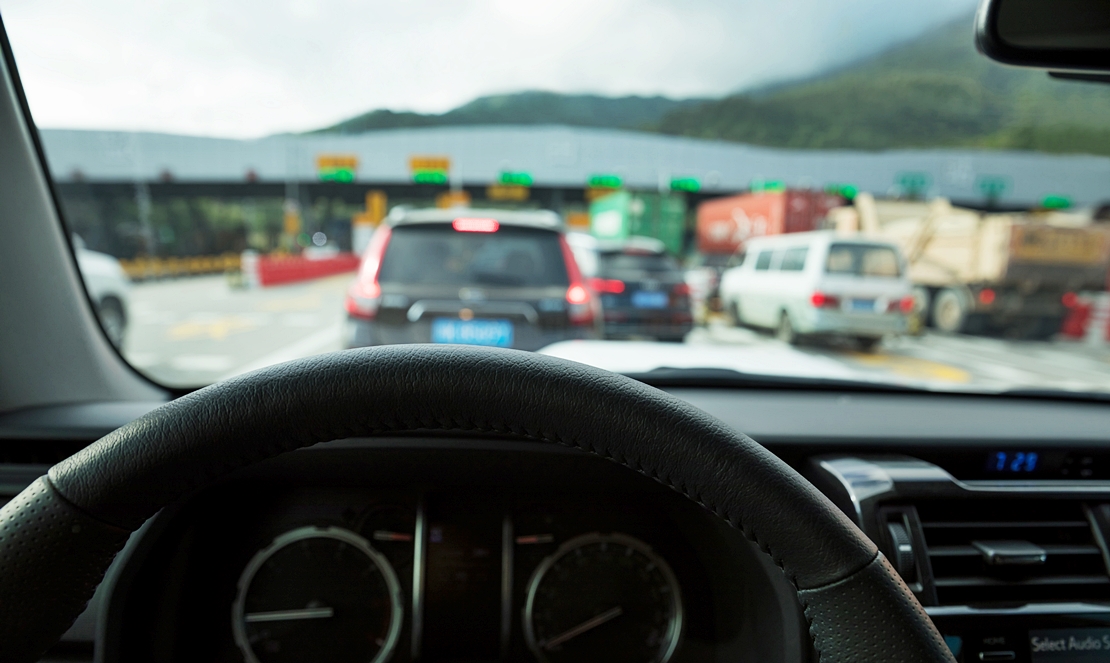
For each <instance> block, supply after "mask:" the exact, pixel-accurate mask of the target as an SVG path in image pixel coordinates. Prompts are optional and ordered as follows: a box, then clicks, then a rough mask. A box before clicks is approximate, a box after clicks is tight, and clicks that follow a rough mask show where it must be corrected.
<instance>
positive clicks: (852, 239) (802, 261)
mask: <svg viewBox="0 0 1110 663" xmlns="http://www.w3.org/2000/svg"><path fill="white" fill-rule="evenodd" d="M721 299H722V303H723V305H724V307H725V311H726V312H728V314H729V315H730V317H731V318H732V320H733V321H734V322H735V323H737V324H741V325H751V326H753V327H764V328H768V329H774V330H775V332H776V335H777V336H778V337H779V339H781V340H783V341H786V342H788V343H794V342H796V341H797V340H798V338H799V337H801V336H842V337H849V338H853V339H855V340H856V341H857V342H858V343H859V345H860V346H861V348H863V349H865V350H871V349H872V348H874V346H875V345H877V344H878V343H879V341H881V340H882V337H883V336H885V335H887V334H898V333H902V332H904V331H905V329H906V317H907V314H908V313H910V312H911V311H912V310H913V296H912V286H911V285H910V281H909V279H908V278H907V276H906V265H905V261H904V260H903V259H902V255H901V253H900V252H899V251H898V247H897V246H895V245H893V244H889V243H886V242H879V241H875V240H871V239H864V238H861V237H858V236H852V235H838V234H836V233H835V232H834V231H819V232H810V233H792V234H787V235H775V236H771V237H759V238H755V239H752V240H749V241H748V242H747V244H746V245H745V249H744V258H743V261H742V262H741V263H740V265H739V266H738V267H734V268H732V269H729V270H728V271H726V272H725V273H724V275H723V276H722V277H721Z"/></svg>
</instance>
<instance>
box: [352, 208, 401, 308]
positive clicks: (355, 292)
mask: <svg viewBox="0 0 1110 663" xmlns="http://www.w3.org/2000/svg"><path fill="white" fill-rule="evenodd" d="M389 235H390V229H389V226H385V225H383V226H382V227H381V228H378V231H377V232H376V233H374V236H373V237H372V238H370V244H369V245H368V246H367V247H366V253H364V254H363V258H362V266H360V267H359V270H358V276H356V277H355V280H354V282H353V283H351V287H350V288H348V289H347V301H346V302H344V308H345V309H347V315H349V316H351V317H352V318H362V319H363V320H373V319H374V316H376V315H377V314H378V307H379V306H380V305H381V302H382V287H381V285H380V284H379V283H378V274H379V273H380V272H381V271H382V258H383V257H384V256H385V249H386V247H387V246H389Z"/></svg>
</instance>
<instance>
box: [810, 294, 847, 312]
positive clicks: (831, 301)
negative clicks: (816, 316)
mask: <svg viewBox="0 0 1110 663" xmlns="http://www.w3.org/2000/svg"><path fill="white" fill-rule="evenodd" d="M809 303H810V304H813V306H814V307H816V308H840V298H839V297H837V296H835V295H826V294H825V293H823V292H815V293H813V295H812V296H811V297H810V298H809Z"/></svg>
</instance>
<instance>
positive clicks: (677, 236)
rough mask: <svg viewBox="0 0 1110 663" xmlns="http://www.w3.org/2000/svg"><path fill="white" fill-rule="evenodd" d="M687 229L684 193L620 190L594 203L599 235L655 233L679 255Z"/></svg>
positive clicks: (592, 226) (615, 236) (592, 215)
mask: <svg viewBox="0 0 1110 663" xmlns="http://www.w3.org/2000/svg"><path fill="white" fill-rule="evenodd" d="M685 231H686V198H685V197H684V196H682V195H681V194H674V193H671V194H658V193H630V192H628V191H618V192H616V193H613V194H610V195H608V196H605V197H604V198H598V199H597V200H595V201H594V202H593V203H592V204H591V205H590V232H591V233H592V234H593V235H594V237H597V238H598V239H607V240H622V239H628V238H629V237H653V238H655V239H658V240H659V241H661V242H663V244H664V245H666V247H667V251H668V252H670V253H671V254H673V255H679V254H680V253H681V252H682V239H683V236H684V234H685Z"/></svg>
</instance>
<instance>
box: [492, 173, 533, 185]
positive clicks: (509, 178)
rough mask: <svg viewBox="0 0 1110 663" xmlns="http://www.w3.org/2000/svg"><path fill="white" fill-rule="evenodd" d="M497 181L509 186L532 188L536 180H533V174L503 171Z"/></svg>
mask: <svg viewBox="0 0 1110 663" xmlns="http://www.w3.org/2000/svg"><path fill="white" fill-rule="evenodd" d="M497 181H498V182H499V183H500V184H506V185H508V186H532V182H533V181H534V180H533V179H532V174H531V173H526V172H523V171H503V172H502V173H501V176H500V177H499V178H498V179H497Z"/></svg>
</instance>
